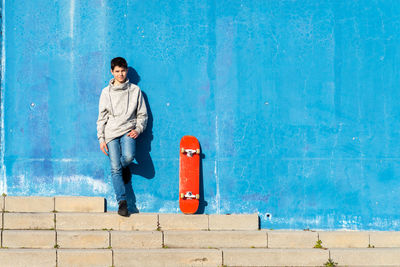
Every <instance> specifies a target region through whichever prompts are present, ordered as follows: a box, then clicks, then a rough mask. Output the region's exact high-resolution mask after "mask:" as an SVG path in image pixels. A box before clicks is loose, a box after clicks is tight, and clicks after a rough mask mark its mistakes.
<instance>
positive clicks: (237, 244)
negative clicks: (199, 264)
mask: <svg viewBox="0 0 400 267" xmlns="http://www.w3.org/2000/svg"><path fill="white" fill-rule="evenodd" d="M164 244H165V246H167V247H175V248H221V247H225V248H251V247H263V248H266V247H267V233H266V232H265V231H165V232H164Z"/></svg>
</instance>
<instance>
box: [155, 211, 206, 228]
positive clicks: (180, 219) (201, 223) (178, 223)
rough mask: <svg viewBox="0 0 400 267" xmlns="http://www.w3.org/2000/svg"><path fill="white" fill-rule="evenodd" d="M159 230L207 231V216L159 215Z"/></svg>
mask: <svg viewBox="0 0 400 267" xmlns="http://www.w3.org/2000/svg"><path fill="white" fill-rule="evenodd" d="M158 217H159V224H160V228H161V230H208V215H200V214H199V215H185V214H159V215H158Z"/></svg>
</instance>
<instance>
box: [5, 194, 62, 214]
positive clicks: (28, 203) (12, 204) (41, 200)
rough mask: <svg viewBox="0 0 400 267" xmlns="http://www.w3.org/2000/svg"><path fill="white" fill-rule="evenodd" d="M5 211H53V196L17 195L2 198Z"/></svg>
mask: <svg viewBox="0 0 400 267" xmlns="http://www.w3.org/2000/svg"><path fill="white" fill-rule="evenodd" d="M4 204H5V205H4V207H5V209H4V210H5V211H8V212H53V211H54V197H38V196H35V197H31V196H26V197H17V196H6V197H5V198H4Z"/></svg>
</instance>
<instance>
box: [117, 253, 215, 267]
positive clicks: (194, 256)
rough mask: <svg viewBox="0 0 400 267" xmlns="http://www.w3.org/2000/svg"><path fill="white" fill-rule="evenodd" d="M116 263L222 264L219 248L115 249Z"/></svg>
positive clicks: (150, 264)
mask: <svg viewBox="0 0 400 267" xmlns="http://www.w3.org/2000/svg"><path fill="white" fill-rule="evenodd" d="M114 265H115V266H118V267H123V266H126V267H135V266H140V267H142V266H164V267H169V266H171V267H176V266H210V267H211V266H221V265H222V252H221V251H220V250H217V249H135V250H131V249H115V250H114Z"/></svg>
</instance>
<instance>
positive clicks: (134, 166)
mask: <svg viewBox="0 0 400 267" xmlns="http://www.w3.org/2000/svg"><path fill="white" fill-rule="evenodd" d="M128 79H129V81H130V82H131V83H133V84H136V85H137V84H138V83H139V82H140V76H139V74H138V73H137V71H136V70H135V69H134V68H132V67H128ZM142 94H143V98H144V101H145V103H146V108H147V114H148V121H147V127H146V130H145V131H144V132H143V133H142V134H140V135H139V137H138V138H137V139H136V141H137V142H136V156H135V159H136V163H135V162H133V163H131V165H130V166H129V168H130V170H131V173H132V174H135V175H139V176H142V177H145V178H147V179H152V178H154V176H155V170H154V164H153V160H152V159H151V156H150V151H151V141H152V140H153V114H152V112H151V109H150V105H149V101H148V98H147V95H146V94H145V93H144V92H143V91H142ZM124 182H125V192H126V196H127V201H128V210H129V211H130V212H131V213H138V212H139V210H138V208H137V206H136V195H135V192H134V191H133V187H132V179H131V178H130V179H129V181H124Z"/></svg>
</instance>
